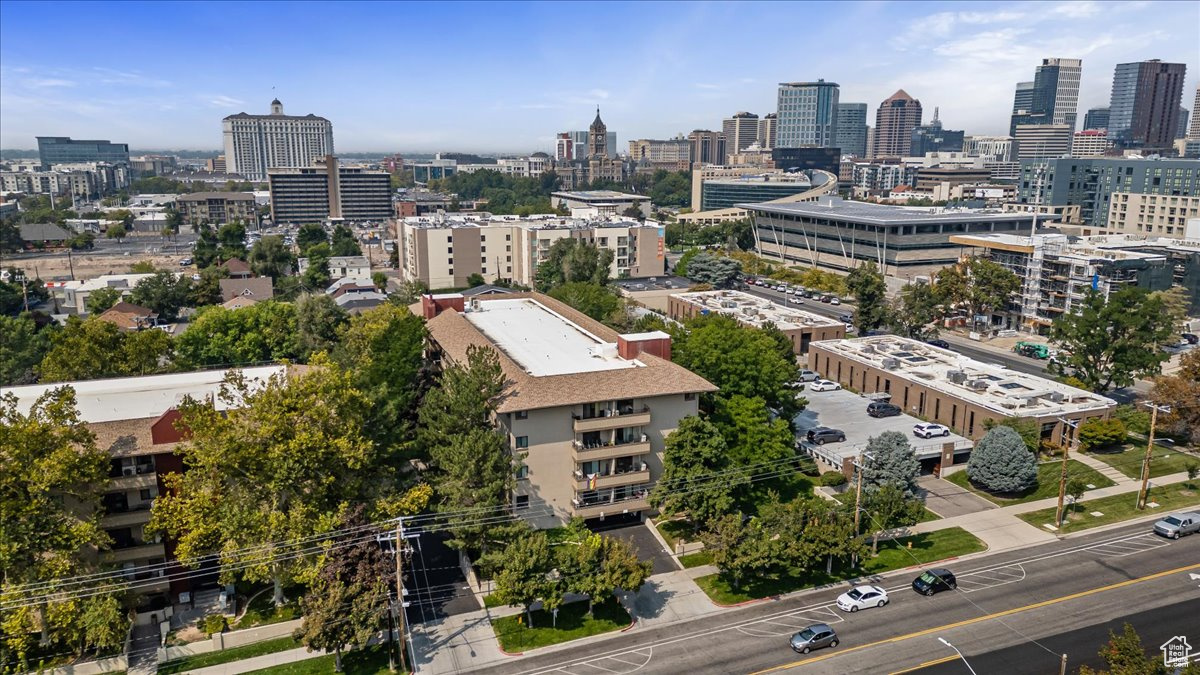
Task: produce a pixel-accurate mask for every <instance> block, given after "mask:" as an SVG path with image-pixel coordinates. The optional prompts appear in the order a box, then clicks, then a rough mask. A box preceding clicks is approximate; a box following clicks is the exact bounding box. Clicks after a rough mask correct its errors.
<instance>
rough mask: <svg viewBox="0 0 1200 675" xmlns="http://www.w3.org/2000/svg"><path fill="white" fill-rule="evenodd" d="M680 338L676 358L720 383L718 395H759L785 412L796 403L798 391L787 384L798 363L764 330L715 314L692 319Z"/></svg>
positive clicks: (678, 361) (673, 353)
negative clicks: (786, 356)
mask: <svg viewBox="0 0 1200 675" xmlns="http://www.w3.org/2000/svg"><path fill="white" fill-rule="evenodd" d="M678 337H679V338H680V339H678V340H676V341H675V342H676V343H677V344H676V345H674V346H673V347H672V357H673V359H674V360H675V361H676V362H677V363H679V365H681V366H683V367H684V368H687V369H688V370H691V371H692V372H694V373H696V374H697V375H700V376H701V377H703V378H704V379H706V380H708V381H709V382H712V383H713V384H714V385H716V386H717V387H718V388H719V389H720V393H719V394H718V396H725V397H728V396H733V395H735V394H740V395H742V396H747V397H754V396H757V397H759V398H761V399H763V400H764V401H766V403H767V405H769V406H770V407H772V408H775V409H777V410H785V411H786V410H787V409H790V407H791V406H794V405H795V393H794V392H793V391H792V390H791V389H789V388H787V387H786V386H785V385H787V383H789V382H791V381H792V380H794V379H796V375H797V366H796V362H795V360H794V359H785V358H784V357H783V354H782V353H781V352H780V349H779V347H778V344H777V343H776V342H775V340H774V339H772V337H771V336H770V335H768V334H767V333H766V332H765V331H763V330H760V329H757V328H752V327H749V326H743V325H741V324H739V323H738V322H737V320H736V319H734V318H732V317H728V316H725V315H723V314H710V315H707V316H700V317H696V318H694V319H691V320H690V321H688V322H687V331H686V333H685V334H679V335H678Z"/></svg>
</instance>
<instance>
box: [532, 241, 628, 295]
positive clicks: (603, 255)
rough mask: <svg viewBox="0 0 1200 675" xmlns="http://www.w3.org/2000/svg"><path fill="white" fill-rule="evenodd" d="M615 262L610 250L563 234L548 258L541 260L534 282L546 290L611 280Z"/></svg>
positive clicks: (551, 246) (601, 284) (602, 283)
mask: <svg viewBox="0 0 1200 675" xmlns="http://www.w3.org/2000/svg"><path fill="white" fill-rule="evenodd" d="M612 262H613V252H612V250H611V249H607V248H600V247H598V246H596V245H595V244H589V243H587V242H583V241H580V240H578V239H572V238H570V237H564V238H562V239H559V240H557V241H555V242H554V243H553V244H551V245H550V250H549V252H547V254H546V259H545V260H543V261H542V262H540V263H538V266H537V272H536V274H535V283H536V285H537V287H538V290H540V291H542V292H543V293H544V292H546V291H549V290H550V289H552V288H554V287H555V286H559V285H562V284H567V283H572V282H584V283H593V284H598V285H600V286H603V285H605V284H607V283H608V274H609V270H610V268H611V266H612Z"/></svg>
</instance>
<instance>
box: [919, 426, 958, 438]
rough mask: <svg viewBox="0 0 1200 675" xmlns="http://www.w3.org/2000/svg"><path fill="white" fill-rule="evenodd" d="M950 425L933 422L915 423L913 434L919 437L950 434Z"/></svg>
mask: <svg viewBox="0 0 1200 675" xmlns="http://www.w3.org/2000/svg"><path fill="white" fill-rule="evenodd" d="M949 435H950V429H949V427H946V426H943V425H941V424H933V423H932V422H922V423H920V424H914V425H913V436H916V437H917V438H933V437H934V436H949Z"/></svg>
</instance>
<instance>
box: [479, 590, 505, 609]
mask: <svg viewBox="0 0 1200 675" xmlns="http://www.w3.org/2000/svg"><path fill="white" fill-rule="evenodd" d="M483 606H484V607H487V608H488V609H495V608H496V607H503V606H504V603H503V602H500V601H499V600H497V599H496V596H495V595H493V594H491V593H489V594H487V595H485V596H483Z"/></svg>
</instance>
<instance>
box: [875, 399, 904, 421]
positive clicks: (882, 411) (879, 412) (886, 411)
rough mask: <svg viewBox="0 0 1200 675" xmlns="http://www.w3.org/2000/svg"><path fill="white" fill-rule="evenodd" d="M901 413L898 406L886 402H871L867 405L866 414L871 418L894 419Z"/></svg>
mask: <svg viewBox="0 0 1200 675" xmlns="http://www.w3.org/2000/svg"><path fill="white" fill-rule="evenodd" d="M901 412H903V411H902V410H900V406H898V405H896V404H894V403H888V402H887V401H871V402H870V403H868V404H867V414H868V415H870V416H871V417H895V416H896V415H899V414H900V413H901Z"/></svg>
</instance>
